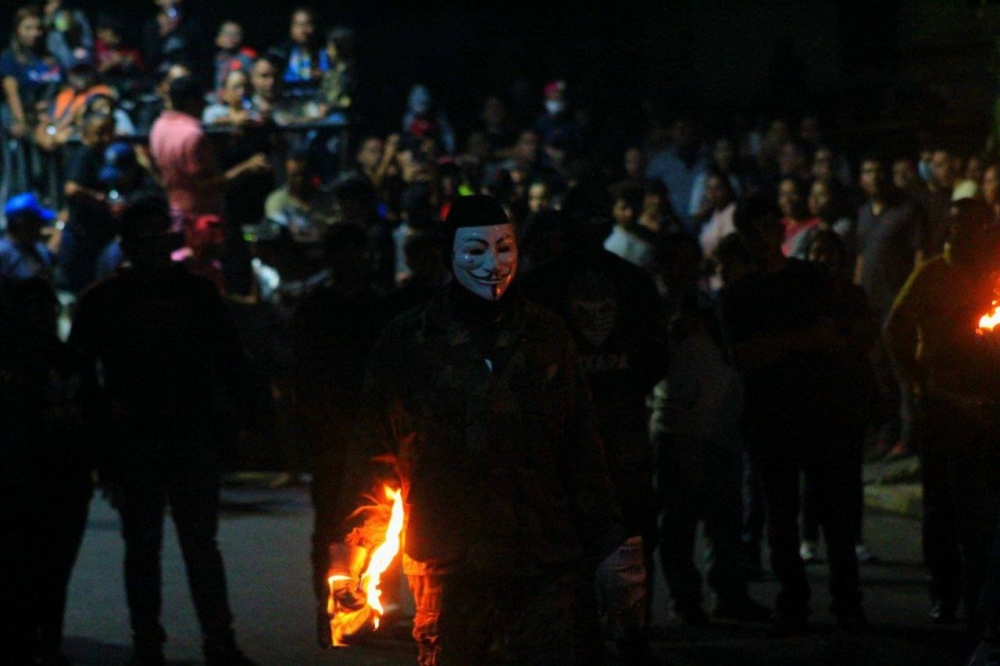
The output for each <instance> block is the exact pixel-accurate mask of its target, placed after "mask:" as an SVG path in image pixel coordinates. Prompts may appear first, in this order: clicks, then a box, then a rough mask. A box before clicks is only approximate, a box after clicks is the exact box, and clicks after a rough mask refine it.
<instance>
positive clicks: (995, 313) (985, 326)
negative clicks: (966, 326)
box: [976, 301, 1000, 335]
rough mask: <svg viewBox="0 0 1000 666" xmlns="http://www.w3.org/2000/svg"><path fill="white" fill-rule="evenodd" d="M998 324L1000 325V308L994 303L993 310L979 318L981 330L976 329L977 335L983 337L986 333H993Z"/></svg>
mask: <svg viewBox="0 0 1000 666" xmlns="http://www.w3.org/2000/svg"><path fill="white" fill-rule="evenodd" d="M997 324H1000V306H997V303H996V301H994V302H993V309H992V310H990V311H989V312H988V313H986V314H984V315H983V316H982V317H980V318H979V328H977V329H976V333H978V334H980V335H982V334H983V333H985V332H986V331H992V330H993V329H994V328H996V326H997Z"/></svg>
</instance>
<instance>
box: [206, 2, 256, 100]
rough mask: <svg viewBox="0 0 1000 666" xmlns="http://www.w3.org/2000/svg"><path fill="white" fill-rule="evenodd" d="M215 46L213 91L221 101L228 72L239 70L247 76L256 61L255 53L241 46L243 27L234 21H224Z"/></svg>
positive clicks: (247, 47)
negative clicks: (216, 49) (216, 48)
mask: <svg viewBox="0 0 1000 666" xmlns="http://www.w3.org/2000/svg"><path fill="white" fill-rule="evenodd" d="M215 45H216V46H217V47H218V48H219V50H218V51H217V52H216V54H215V76H214V78H213V80H214V82H215V90H216V91H217V93H216V94H217V95H218V96H219V98H220V99H221V95H222V89H223V87H224V86H225V83H226V77H227V76H229V72H232V71H234V70H240V71H244V72H246V73H247V74H248V75H249V73H250V69H251V68H252V67H253V62H254V60H256V59H257V52H256V51H255V50H253V49H252V48H250V47H249V46H244V45H243V26H241V25H240V24H239V23H237V22H236V21H224V22H223V23H222V25H220V26H219V34H218V35H216V36H215Z"/></svg>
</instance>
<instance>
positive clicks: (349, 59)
mask: <svg viewBox="0 0 1000 666" xmlns="http://www.w3.org/2000/svg"><path fill="white" fill-rule="evenodd" d="M326 55H327V58H328V59H329V65H330V68H329V69H328V70H326V71H325V72H323V78H322V80H321V81H320V96H321V99H322V102H323V104H324V105H325V110H326V111H327V113H329V112H332V111H343V110H345V109H347V108H348V107H350V106H351V105H352V104H353V102H354V88H355V86H356V85H357V81H356V80H355V75H354V31H353V30H351V29H350V28H345V27H337V28H332V29H330V31H329V32H327V33H326Z"/></svg>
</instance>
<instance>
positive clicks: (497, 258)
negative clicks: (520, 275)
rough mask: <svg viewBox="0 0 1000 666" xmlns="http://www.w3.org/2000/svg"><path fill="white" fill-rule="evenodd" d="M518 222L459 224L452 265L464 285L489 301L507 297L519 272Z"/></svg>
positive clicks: (453, 246)
mask: <svg viewBox="0 0 1000 666" xmlns="http://www.w3.org/2000/svg"><path fill="white" fill-rule="evenodd" d="M517 258H518V252H517V238H516V236H515V235H514V225H512V224H498V225H492V226H484V227H459V228H458V229H456V230H455V241H454V243H453V244H452V252H451V268H452V271H453V272H454V274H455V279H456V280H457V281H458V283H459V284H460V285H462V286H463V287H465V288H466V289H468V290H469V291H471V292H472V293H473V294H475V295H476V296H478V297H480V298H484V299H486V300H488V301H498V300H500V299H501V298H503V295H504V294H505V293H506V292H507V288H508V287H510V283H511V282H513V280H514V276H515V275H516V274H517Z"/></svg>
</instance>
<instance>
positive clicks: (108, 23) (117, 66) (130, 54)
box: [94, 16, 144, 82]
mask: <svg viewBox="0 0 1000 666" xmlns="http://www.w3.org/2000/svg"><path fill="white" fill-rule="evenodd" d="M94 62H95V63H96V64H97V71H98V72H100V73H101V74H102V75H104V76H106V77H109V78H110V79H111V80H114V81H116V82H123V81H125V80H127V79H133V78H135V77H137V76H139V75H140V74H142V72H143V70H144V66H143V62H142V54H141V53H139V49H135V48H132V47H129V46H125V45H124V43H123V40H122V22H121V20H120V19H118V18H117V17H114V16H105V17H102V18H101V19H100V20H99V21H98V22H97V40H96V42H95V43H94Z"/></svg>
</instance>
